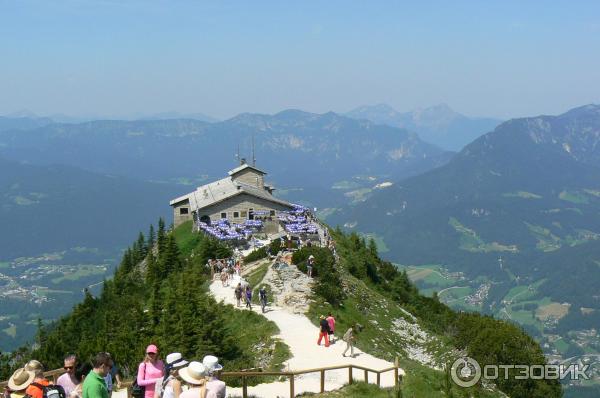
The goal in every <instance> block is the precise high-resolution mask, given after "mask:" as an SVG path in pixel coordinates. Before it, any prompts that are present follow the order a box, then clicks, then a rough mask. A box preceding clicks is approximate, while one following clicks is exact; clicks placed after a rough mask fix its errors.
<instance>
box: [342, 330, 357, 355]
mask: <svg viewBox="0 0 600 398" xmlns="http://www.w3.org/2000/svg"><path fill="white" fill-rule="evenodd" d="M342 339H343V340H344V341H345V342H346V349H345V350H344V352H343V353H342V356H343V357H345V356H346V352H347V351H348V349H350V356H351V357H352V358H354V340H355V339H356V338H355V336H354V326H352V327H350V328H349V329H348V330H347V331H346V333H344V337H342Z"/></svg>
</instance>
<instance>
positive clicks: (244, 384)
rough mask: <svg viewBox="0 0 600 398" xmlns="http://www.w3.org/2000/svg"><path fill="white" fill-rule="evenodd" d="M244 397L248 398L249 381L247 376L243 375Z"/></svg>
mask: <svg viewBox="0 0 600 398" xmlns="http://www.w3.org/2000/svg"><path fill="white" fill-rule="evenodd" d="M242 397H243V398H248V382H247V381H246V376H242Z"/></svg>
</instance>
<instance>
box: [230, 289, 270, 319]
mask: <svg viewBox="0 0 600 398" xmlns="http://www.w3.org/2000/svg"><path fill="white" fill-rule="evenodd" d="M233 296H234V297H235V301H236V303H237V306H238V307H239V306H240V305H241V303H242V299H243V300H244V302H245V303H246V308H248V309H249V310H251V309H252V287H250V285H248V284H245V285H242V282H239V283H238V285H237V286H236V287H235V289H234V291H233ZM258 298H259V301H260V307H261V309H262V312H263V313H265V308H266V306H267V289H266V286H265V285H263V286H261V288H260V289H259V290H258Z"/></svg>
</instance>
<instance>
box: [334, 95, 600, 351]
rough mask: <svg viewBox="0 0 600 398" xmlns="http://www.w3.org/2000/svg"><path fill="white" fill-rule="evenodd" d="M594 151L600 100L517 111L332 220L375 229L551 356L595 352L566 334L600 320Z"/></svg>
mask: <svg viewBox="0 0 600 398" xmlns="http://www.w3.org/2000/svg"><path fill="white" fill-rule="evenodd" d="M599 155H600V106H597V105H587V106H583V107H580V108H576V109H573V110H571V111H569V112H566V113H564V114H562V115H559V116H538V117H531V118H522V119H514V120H510V121H508V122H505V123H502V124H501V125H499V126H498V127H497V128H496V129H495V130H494V131H492V132H490V133H488V134H485V135H483V136H482V137H480V138H478V139H476V140H475V141H474V142H472V143H471V144H469V145H467V146H466V147H465V148H464V149H463V150H462V151H461V152H459V153H458V154H457V155H456V156H455V157H454V158H453V159H452V160H451V161H450V162H448V163H447V164H446V165H444V166H442V167H439V168H437V169H434V170H430V171H428V172H426V173H423V174H421V175H419V176H415V177H411V178H408V179H405V180H402V181H399V182H397V183H396V184H394V185H392V186H390V187H388V188H387V189H385V190H378V191H376V192H373V193H372V195H371V196H370V197H369V198H367V199H366V200H365V201H363V202H361V203H358V204H356V205H354V206H348V207H346V208H344V209H343V210H342V211H340V212H337V213H335V214H334V215H333V216H331V217H332V218H330V219H329V220H328V221H329V222H331V223H334V224H336V223H339V224H345V225H347V226H352V227H354V228H356V229H357V230H359V231H362V232H364V233H372V234H375V236H379V239H381V240H382V241H383V242H384V244H385V246H386V248H387V249H388V250H389V251H388V252H387V253H386V256H387V258H389V259H391V260H393V261H395V262H397V263H399V264H402V266H405V268H406V269H407V270H409V271H411V270H412V271H414V273H415V275H416V278H417V279H418V278H421V277H422V280H421V282H422V283H421V285H420V286H421V287H422V288H424V289H427V290H429V291H430V292H433V291H438V292H441V293H442V294H441V298H442V299H443V300H446V301H447V302H451V303H453V304H454V305H456V306H459V307H462V308H463V309H466V310H478V311H484V312H489V313H493V314H495V315H497V316H500V317H506V318H509V319H513V320H515V321H517V322H519V323H521V324H522V325H523V326H524V327H526V328H527V330H528V332H530V333H531V334H533V335H536V336H537V337H538V338H539V339H541V340H542V341H544V339H547V341H548V344H549V348H548V352H549V353H554V354H559V353H560V354H562V355H563V357H564V356H565V355H570V354H575V353H579V354H581V353H582V352H579V351H580V348H581V347H584V348H585V350H586V352H588V353H590V352H596V351H597V350H598V349H599V348H600V346H599V345H598V343H597V342H596V341H595V339H592V342H589V341H586V342H582V341H581V335H578V334H576V333H573V331H574V330H587V329H590V328H592V329H593V327H592V326H591V325H594V324H596V325H597V324H598V321H599V320H600V296H598V293H597V286H598V284H600V158H599ZM418 270H421V271H423V272H427V273H429V274H431V275H433V274H432V273H433V272H441V274H443V275H445V277H444V278H442V279H439V278H438V279H437V280H436V279H435V278H433V277H425V276H424V275H425V274H424V273H422V274H420V275H417V271H418ZM425 270H426V271H425ZM444 270H448V271H452V272H462V273H463V274H464V276H463V277H460V276H456V275H454V276H455V277H451V276H449V275H451V274H449V273H447V272H446V273H445V271H444ZM465 277H466V278H465ZM461 278H462V279H461ZM465 279H466V280H465ZM477 292H479V293H480V294H479V296H480V297H479V298H478V297H477V296H478V293H477ZM550 308H552V309H554V310H556V311H554V312H551V314H550V315H548V313H546V312H544V311H547V310H548V309H550ZM554 335H560V336H561V339H560V342H561V343H560V344H562V346H560V347H554V346H553V345H552V342H553V341H554V340H555V339H554V337H552V336H554ZM563 343H566V344H563ZM588 343H589V344H588ZM561 347H562V348H561ZM578 347H579V348H578ZM593 347H595V348H593Z"/></svg>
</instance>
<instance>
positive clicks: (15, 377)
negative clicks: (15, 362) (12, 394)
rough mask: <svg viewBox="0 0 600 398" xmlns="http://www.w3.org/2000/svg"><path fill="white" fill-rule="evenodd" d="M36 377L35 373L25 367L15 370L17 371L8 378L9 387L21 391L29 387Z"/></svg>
mask: <svg viewBox="0 0 600 398" xmlns="http://www.w3.org/2000/svg"><path fill="white" fill-rule="evenodd" d="M33 379H35V373H34V372H33V371H31V370H26V369H25V368H19V369H17V370H15V373H13V374H12V376H10V379H9V380H8V388H10V389H11V390H12V391H21V390H24V389H26V388H27V386H29V385H30V384H31V382H32V381H33Z"/></svg>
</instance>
